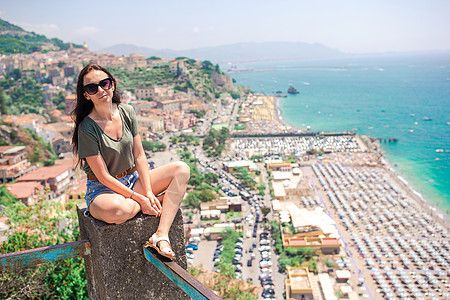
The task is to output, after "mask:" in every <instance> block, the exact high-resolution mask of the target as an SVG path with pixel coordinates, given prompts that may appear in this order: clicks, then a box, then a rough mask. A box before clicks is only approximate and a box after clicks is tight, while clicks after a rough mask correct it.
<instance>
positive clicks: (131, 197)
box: [130, 191, 134, 200]
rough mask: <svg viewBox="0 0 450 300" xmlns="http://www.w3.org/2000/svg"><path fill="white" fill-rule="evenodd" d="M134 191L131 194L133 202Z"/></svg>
mask: <svg viewBox="0 0 450 300" xmlns="http://www.w3.org/2000/svg"><path fill="white" fill-rule="evenodd" d="M133 195H134V191H133V192H132V193H131V196H130V199H131V200H133Z"/></svg>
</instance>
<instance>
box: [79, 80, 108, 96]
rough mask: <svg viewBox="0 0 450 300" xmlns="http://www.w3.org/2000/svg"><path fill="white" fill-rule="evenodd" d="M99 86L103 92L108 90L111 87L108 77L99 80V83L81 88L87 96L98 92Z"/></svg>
mask: <svg viewBox="0 0 450 300" xmlns="http://www.w3.org/2000/svg"><path fill="white" fill-rule="evenodd" d="M99 86H100V87H101V88H102V89H104V90H109V89H110V88H111V87H112V79H111V78H109V77H108V78H105V79H103V80H101V81H100V82H99V83H89V84H86V85H85V86H84V87H83V88H84V90H85V91H86V93H88V94H89V95H95V94H97V92H98V87H99Z"/></svg>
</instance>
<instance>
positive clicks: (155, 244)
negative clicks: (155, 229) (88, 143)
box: [145, 233, 175, 260]
mask: <svg viewBox="0 0 450 300" xmlns="http://www.w3.org/2000/svg"><path fill="white" fill-rule="evenodd" d="M161 241H166V242H168V243H169V245H170V240H169V237H167V236H160V237H157V236H156V233H154V234H153V235H152V237H151V238H150V239H149V240H148V241H147V242H146V243H145V247H151V248H153V249H155V250H156V251H157V252H158V253H159V254H160V255H162V256H164V257H165V258H168V259H170V260H173V259H175V253H174V252H173V250H172V249H170V248H169V247H165V248H162V249H160V248H159V246H158V243H159V242H161ZM170 253H173V255H169V254H170Z"/></svg>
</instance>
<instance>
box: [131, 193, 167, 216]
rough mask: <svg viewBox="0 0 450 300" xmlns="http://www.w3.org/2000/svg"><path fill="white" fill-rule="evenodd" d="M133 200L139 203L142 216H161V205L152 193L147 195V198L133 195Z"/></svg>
mask: <svg viewBox="0 0 450 300" xmlns="http://www.w3.org/2000/svg"><path fill="white" fill-rule="evenodd" d="M133 199H134V200H135V201H136V202H138V203H139V205H140V206H141V210H142V212H143V213H144V214H146V215H155V216H157V217H158V216H160V215H161V203H160V202H159V200H158V199H157V198H156V197H155V195H153V193H147V197H145V196H143V195H141V194H138V193H134V196H133Z"/></svg>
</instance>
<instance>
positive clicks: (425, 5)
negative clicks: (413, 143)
mask: <svg viewBox="0 0 450 300" xmlns="http://www.w3.org/2000/svg"><path fill="white" fill-rule="evenodd" d="M449 16H450V1H449V0H371V1H369V0H292V1H290V0H286V1H283V0H271V1H265V0H256V1H252V0H249V1H246V0H240V1H235V0H228V1H214V0H209V1H206V0H204V1H201V0H183V1H174V0H164V1H163V0H160V1H151V0H147V1H143V0H142V1H135V0H127V1H125V0H121V1H116V0H109V1H103V0H96V1H85V0H77V1H66V0H62V1H56V0H54V1H47V0H0V18H2V19H4V20H6V21H8V22H10V23H13V24H16V25H19V26H21V27H22V28H24V29H25V30H29V31H34V32H36V33H39V34H45V35H46V36H47V37H58V38H60V39H62V40H63V41H65V42H69V41H73V42H76V43H83V41H86V42H87V43H88V45H90V46H91V47H90V48H91V49H94V48H97V49H98V48H99V46H96V44H99V45H100V47H107V46H112V45H115V44H119V43H126V44H134V45H136V46H144V47H149V48H156V49H162V48H169V49H174V50H182V49H190V48H197V47H203V46H217V45H223V44H231V43H238V42H267V41H288V42H305V43H321V44H324V45H326V46H328V47H331V48H335V49H338V50H341V51H343V52H349V53H368V52H387V51H420V50H444V49H446V50H450V34H449V30H450V17H449Z"/></svg>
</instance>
